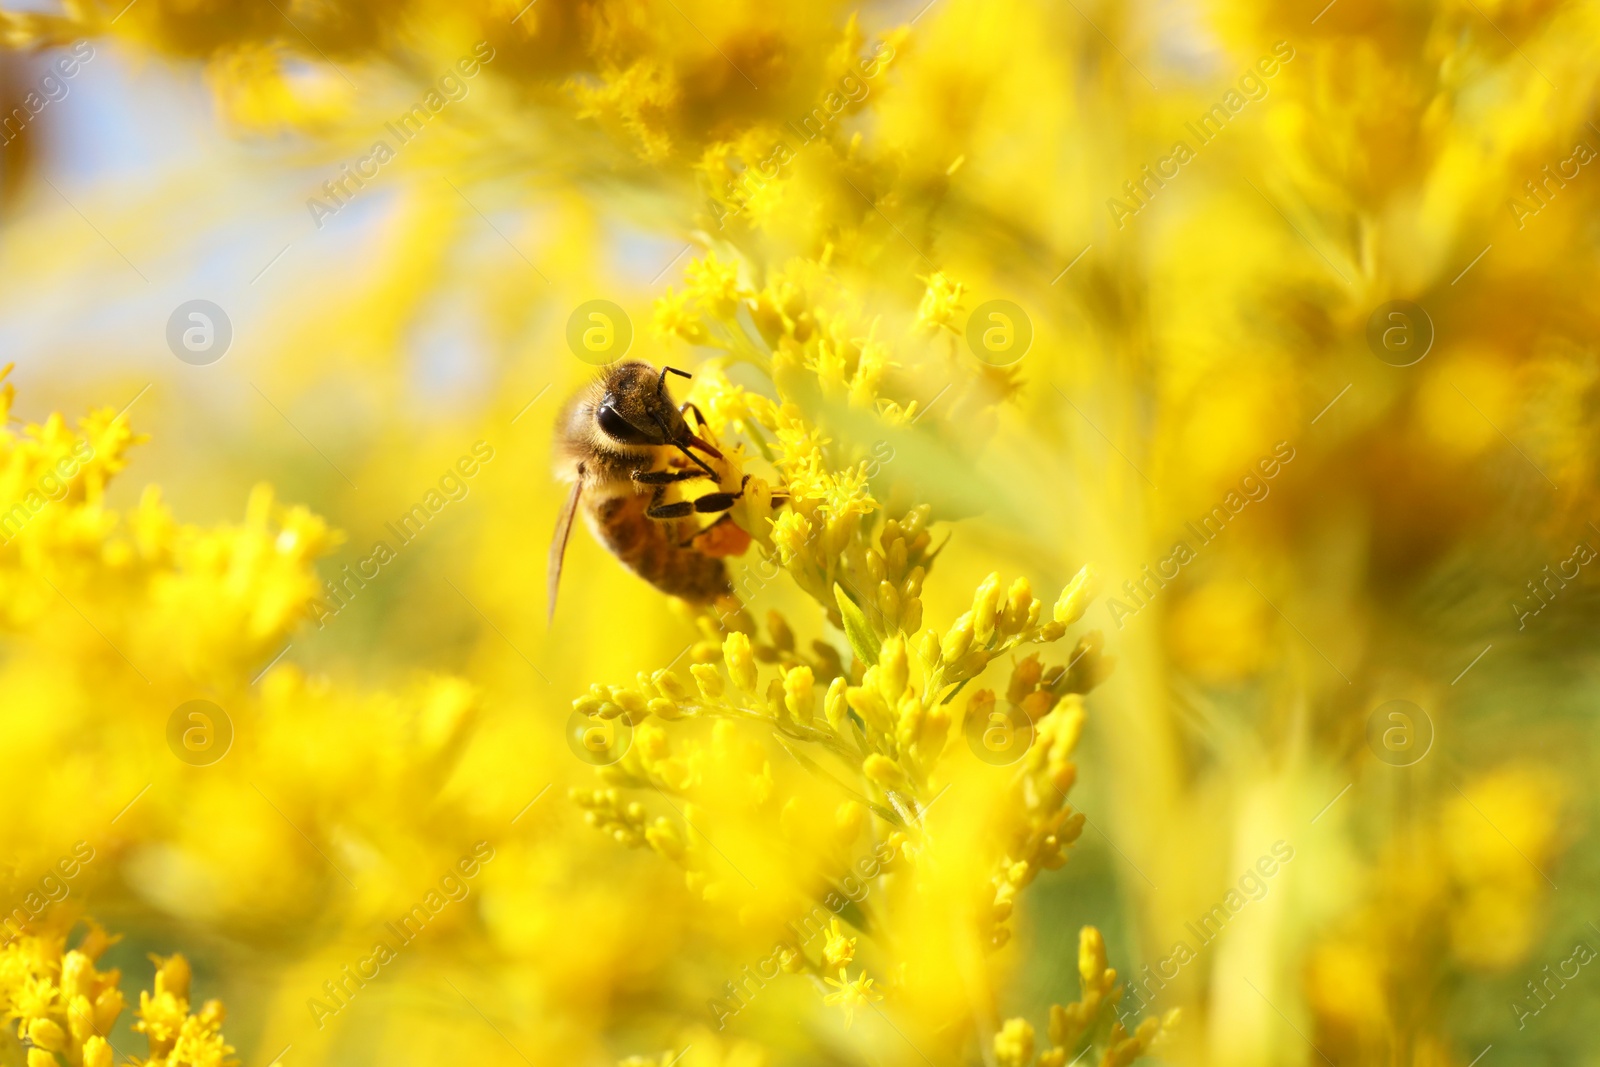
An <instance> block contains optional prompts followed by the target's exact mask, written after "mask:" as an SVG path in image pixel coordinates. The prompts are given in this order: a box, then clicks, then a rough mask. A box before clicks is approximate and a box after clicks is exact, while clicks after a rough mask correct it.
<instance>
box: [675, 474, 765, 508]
mask: <svg viewBox="0 0 1600 1067" xmlns="http://www.w3.org/2000/svg"><path fill="white" fill-rule="evenodd" d="M749 480H750V476H749V475H748V474H746V475H745V476H744V478H743V479H742V480H741V481H740V482H739V491H738V492H737V493H707V494H705V495H704V496H697V497H695V498H694V500H693V501H684V503H692V504H693V505H694V510H695V511H697V512H699V513H700V514H701V515H713V514H715V513H717V512H719V511H727V510H728V509H729V508H731V507H733V505H734V504H735V503H736V502H737V501H738V500H739V498H740V497H742V496H744V487H745V483H746V482H748V481H749Z"/></svg>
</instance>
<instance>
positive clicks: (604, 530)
mask: <svg viewBox="0 0 1600 1067" xmlns="http://www.w3.org/2000/svg"><path fill="white" fill-rule="evenodd" d="M648 503H649V497H648V496H646V495H630V496H613V497H609V498H606V499H603V500H599V501H597V502H596V503H595V505H594V507H593V509H592V510H591V511H590V513H589V514H590V517H591V518H592V519H593V522H592V523H591V525H592V526H593V528H594V534H595V536H596V537H597V538H598V539H599V540H600V542H601V544H603V545H604V546H605V547H606V549H607V550H608V551H609V552H611V553H612V554H613V555H615V556H616V557H617V558H618V559H619V560H621V561H622V563H623V565H624V566H626V567H627V568H628V569H629V570H631V571H633V573H635V574H637V575H638V576H639V577H641V578H643V579H644V580H645V581H647V582H649V583H650V584H651V585H653V586H655V587H656V588H657V589H659V590H661V591H662V592H663V593H666V594H668V595H669V596H676V597H682V598H683V599H685V600H692V601H695V602H697V603H709V602H710V601H713V600H715V599H717V598H718V597H720V596H724V595H726V594H728V593H731V592H732V591H733V585H732V583H730V582H729V581H728V570H727V568H726V567H725V566H724V565H723V563H722V560H720V559H717V558H715V557H712V556H708V555H705V554H704V553H702V552H698V551H696V550H695V549H694V548H692V547H690V548H683V547H680V546H679V545H678V541H677V533H678V525H679V524H678V523H676V522H657V521H655V520H654V519H651V518H649V517H648V516H646V515H645V513H644V511H645V507H646V505H647V504H648Z"/></svg>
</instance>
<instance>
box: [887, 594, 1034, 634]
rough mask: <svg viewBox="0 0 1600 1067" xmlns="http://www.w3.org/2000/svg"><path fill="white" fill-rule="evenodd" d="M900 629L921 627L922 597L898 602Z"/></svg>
mask: <svg viewBox="0 0 1600 1067" xmlns="http://www.w3.org/2000/svg"><path fill="white" fill-rule="evenodd" d="M1035 603H1037V601H1035ZM900 629H902V630H904V631H905V632H906V633H908V634H914V633H916V632H917V631H918V630H920V629H922V598H920V597H907V598H906V599H905V600H902V601H901V602H900Z"/></svg>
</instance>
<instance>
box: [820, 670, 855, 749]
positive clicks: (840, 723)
mask: <svg viewBox="0 0 1600 1067" xmlns="http://www.w3.org/2000/svg"><path fill="white" fill-rule="evenodd" d="M848 684H849V683H847V682H846V681H845V680H844V678H843V677H842V676H841V677H838V678H835V679H834V680H833V681H831V682H829V683H828V695H827V697H826V698H824V699H823V701H822V711H823V714H825V715H826V716H827V717H828V725H829V726H831V727H833V732H834V733H836V734H839V735H841V736H843V735H844V734H846V733H848V732H849V726H850V724H849V720H848V719H847V718H846V712H847V709H848V708H849V705H848V704H847V703H846V702H845V689H846V688H847V687H848Z"/></svg>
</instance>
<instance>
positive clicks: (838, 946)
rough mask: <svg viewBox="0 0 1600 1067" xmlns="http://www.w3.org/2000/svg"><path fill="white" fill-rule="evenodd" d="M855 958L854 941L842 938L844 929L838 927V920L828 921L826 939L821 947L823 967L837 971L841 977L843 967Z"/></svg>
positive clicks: (851, 938) (850, 938)
mask: <svg viewBox="0 0 1600 1067" xmlns="http://www.w3.org/2000/svg"><path fill="white" fill-rule="evenodd" d="M855 958H856V939H855V938H853V937H845V936H844V928H843V927H841V926H840V925H839V920H838V919H836V918H835V919H829V920H828V939H827V943H826V944H824V945H823V946H822V962H823V966H825V967H827V969H828V970H830V971H831V970H835V969H837V970H839V971H840V972H841V973H840V977H843V971H844V968H845V966H846V965H847V964H848V963H849V962H850V961H851V960H853V959H855Z"/></svg>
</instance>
